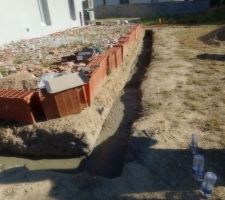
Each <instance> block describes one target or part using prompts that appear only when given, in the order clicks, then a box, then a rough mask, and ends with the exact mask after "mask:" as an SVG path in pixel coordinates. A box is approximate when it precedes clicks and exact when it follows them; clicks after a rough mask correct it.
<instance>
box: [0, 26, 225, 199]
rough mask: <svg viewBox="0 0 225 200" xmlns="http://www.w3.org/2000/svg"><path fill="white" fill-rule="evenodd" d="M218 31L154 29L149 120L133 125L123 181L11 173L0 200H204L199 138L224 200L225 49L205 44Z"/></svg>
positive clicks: (145, 89)
mask: <svg viewBox="0 0 225 200" xmlns="http://www.w3.org/2000/svg"><path fill="white" fill-rule="evenodd" d="M214 28H216V27H214V26H201V27H160V28H157V27H156V28H153V30H154V45H153V49H154V52H153V60H152V63H151V65H150V67H149V68H148V71H147V73H146V75H145V80H144V81H143V83H142V94H143V96H142V102H141V104H142V107H143V113H142V115H141V117H140V118H139V119H138V120H137V121H136V122H135V123H134V124H133V126H132V127H133V130H132V135H131V137H130V139H129V142H128V146H129V148H128V151H127V156H126V157H127V159H126V162H125V165H124V169H123V172H122V175H121V176H120V177H117V178H114V179H106V178H101V177H93V176H90V175H88V174H87V173H85V172H83V173H80V174H77V175H70V174H60V173H56V172H48V171H35V172H34V171H29V170H27V169H25V168H15V169H8V170H5V171H4V172H2V173H1V175H0V183H1V185H0V199H1V200H3V199H4V200H8V199H10V200H12V199H13V200H20V199H24V200H28V199H29V200H32V199H35V200H36V199H54V200H65V199H66V200H67V199H79V200H80V199H85V200H86V199H102V200H103V199H104V200H106V199H107V200H108V199H131V200H142V199H149V200H150V199H151V200H153V199H154V200H163V199H169V200H179V199H184V200H195V199H203V198H202V197H201V196H200V195H199V192H198V189H199V187H200V184H199V183H198V182H195V181H194V180H193V177H192V174H191V165H192V155H191V153H190V151H189V150H188V143H189V139H190V136H191V134H192V133H197V134H199V146H200V149H199V151H200V152H201V153H202V154H203V155H204V156H205V160H206V170H207V171H208V170H210V171H213V172H215V173H216V174H217V175H218V182H217V185H216V188H215V190H214V192H213V199H214V200H223V199H225V172H224V166H225V150H224V147H225V140H224V134H225V124H224V121H225V119H224V118H225V108H224V107H225V106H224V104H225V90H224V82H225V59H223V58H224V57H223V55H224V54H225V48H224V46H223V45H221V46H217V47H214V46H209V45H207V44H204V43H202V42H201V41H200V40H198V38H199V37H200V36H202V35H204V34H206V33H208V32H210V31H212V30H213V29H214ZM202 55H204V56H202ZM218 58H219V59H218ZM111 162H113V160H111ZM109 165H110V163H109Z"/></svg>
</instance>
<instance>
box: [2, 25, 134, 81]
mask: <svg viewBox="0 0 225 200" xmlns="http://www.w3.org/2000/svg"><path fill="white" fill-rule="evenodd" d="M131 27H132V25H129V24H123V25H112V24H110V25H106V24H105V25H100V26H95V25H92V26H88V27H84V28H74V29H68V30H66V31H63V32H58V33H54V34H51V35H48V36H44V37H41V38H35V39H30V40H21V41H19V42H12V43H10V44H8V45H6V46H4V47H3V48H2V49H0V58H1V59H0V78H1V77H5V76H7V75H9V74H12V73H17V72H21V71H27V72H29V73H32V75H34V76H35V77H40V76H42V75H43V74H46V73H49V72H62V71H66V72H74V71H77V68H82V67H85V66H86V64H87V59H85V57H86V58H87V57H88V58H90V57H91V56H92V55H93V54H96V53H100V52H101V51H104V50H105V49H107V48H108V47H111V46H112V45H113V44H115V43H117V42H118V39H119V38H120V37H121V36H123V35H125V34H126V33H127V32H129V30H130V29H131ZM87 48H89V49H87ZM90 49H91V51H92V52H90ZM87 50H88V51H87ZM79 52H80V53H79ZM82 52H83V53H82ZM87 54H89V56H88V55H87ZM78 71H79V69H78Z"/></svg>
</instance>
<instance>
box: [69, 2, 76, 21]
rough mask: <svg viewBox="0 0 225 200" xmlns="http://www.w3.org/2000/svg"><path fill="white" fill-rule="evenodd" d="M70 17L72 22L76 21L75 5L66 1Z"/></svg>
mask: <svg viewBox="0 0 225 200" xmlns="http://www.w3.org/2000/svg"><path fill="white" fill-rule="evenodd" d="M68 4H69V10H70V17H71V19H72V20H76V12H75V4H74V0H68Z"/></svg>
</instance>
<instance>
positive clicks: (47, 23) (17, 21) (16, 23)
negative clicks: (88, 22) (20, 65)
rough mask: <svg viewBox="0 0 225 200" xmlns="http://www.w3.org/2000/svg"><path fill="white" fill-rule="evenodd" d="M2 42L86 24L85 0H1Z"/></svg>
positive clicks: (0, 24) (0, 38)
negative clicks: (84, 13) (84, 14)
mask: <svg viewBox="0 0 225 200" xmlns="http://www.w3.org/2000/svg"><path fill="white" fill-rule="evenodd" d="M1 3H2V4H1V6H0V27H1V29H0V45H4V44H7V43H9V42H11V41H17V40H20V39H28V38H34V37H40V36H42V35H46V34H50V33H54V32H57V31H62V30H65V29H67V28H71V27H79V26H82V25H83V24H84V18H83V5H82V4H83V0H18V1H17V0H2V1H1Z"/></svg>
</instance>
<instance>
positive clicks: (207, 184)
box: [200, 172, 217, 198]
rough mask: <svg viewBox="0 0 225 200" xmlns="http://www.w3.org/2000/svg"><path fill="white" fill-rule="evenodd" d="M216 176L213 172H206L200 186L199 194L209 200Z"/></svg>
mask: <svg viewBox="0 0 225 200" xmlns="http://www.w3.org/2000/svg"><path fill="white" fill-rule="evenodd" d="M216 181H217V176H216V174H215V173H213V172H207V173H206V174H205V176H204V180H203V182H202V186H201V190H200V192H201V194H202V195H203V196H204V197H206V198H211V196H212V190H213V188H214V185H215V184H216Z"/></svg>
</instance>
